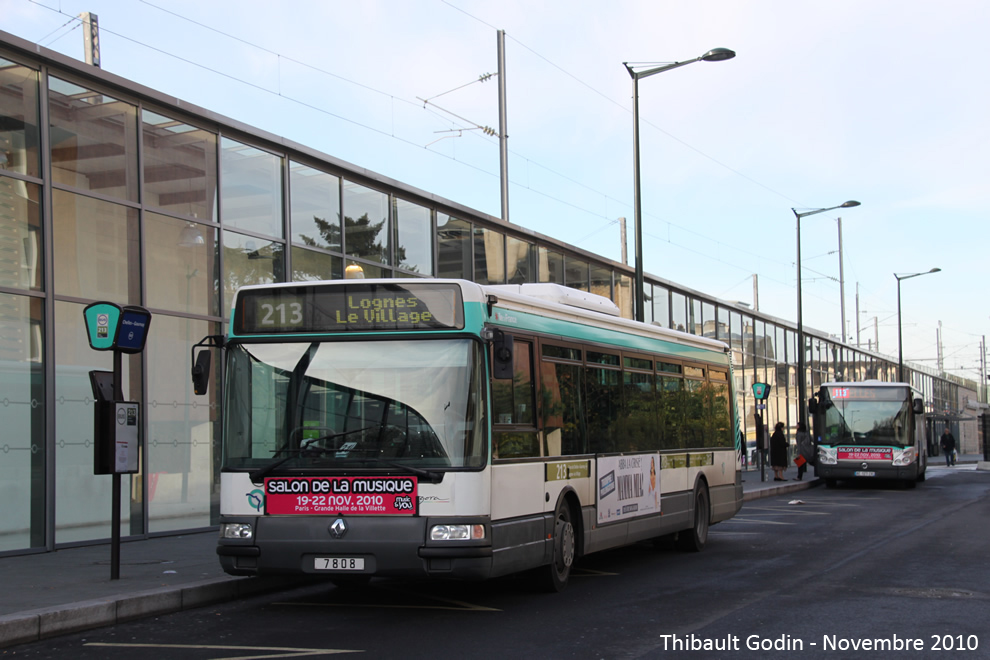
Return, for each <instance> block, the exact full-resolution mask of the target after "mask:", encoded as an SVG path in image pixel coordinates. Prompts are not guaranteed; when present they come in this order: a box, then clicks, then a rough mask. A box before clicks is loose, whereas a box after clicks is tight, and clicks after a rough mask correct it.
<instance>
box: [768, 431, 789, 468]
mask: <svg viewBox="0 0 990 660" xmlns="http://www.w3.org/2000/svg"><path fill="white" fill-rule="evenodd" d="M770 467H771V468H773V480H774V481H787V479H784V470H786V469H787V438H786V437H785V436H784V423H783V422H777V423H776V424H775V425H774V427H773V435H771V436H770Z"/></svg>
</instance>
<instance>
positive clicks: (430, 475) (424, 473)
mask: <svg viewBox="0 0 990 660" xmlns="http://www.w3.org/2000/svg"><path fill="white" fill-rule="evenodd" d="M378 462H379V463H384V464H385V465H388V466H389V467H394V468H398V469H400V470H407V471H409V472H412V473H413V474H415V475H416V476H417V477H420V478H422V479H425V480H426V481H428V482H429V483H431V484H438V483H440V482H441V481H443V475H444V473H443V472H438V471H434V470H424V469H423V468H418V467H413V466H412V465H405V464H403V463H396V462H395V461H381V460H380V461H378Z"/></svg>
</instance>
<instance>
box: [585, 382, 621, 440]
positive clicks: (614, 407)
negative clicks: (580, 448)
mask: <svg viewBox="0 0 990 660" xmlns="http://www.w3.org/2000/svg"><path fill="white" fill-rule="evenodd" d="M621 383H622V372H621V371H613V370H612V369H598V368H595V367H588V368H587V369H586V370H585V391H586V392H587V396H588V400H587V405H588V408H587V410H588V438H589V441H590V442H589V449H590V450H591V451H593V452H596V453H607V452H614V451H617V442H616V441H617V437H616V436H617V432H616V429H615V422H616V420H617V419H618V417H619V411H620V408H621V404H622V389H621Z"/></svg>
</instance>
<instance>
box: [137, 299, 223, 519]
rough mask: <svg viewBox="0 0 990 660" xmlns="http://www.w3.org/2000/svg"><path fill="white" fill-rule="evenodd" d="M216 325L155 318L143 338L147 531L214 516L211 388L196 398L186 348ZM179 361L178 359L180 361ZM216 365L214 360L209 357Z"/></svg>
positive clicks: (215, 454)
mask: <svg viewBox="0 0 990 660" xmlns="http://www.w3.org/2000/svg"><path fill="white" fill-rule="evenodd" d="M218 330H219V326H218V325H217V324H216V323H207V322H205V321H195V320H192V319H180V318H176V317H174V316H168V315H166V314H158V315H156V316H155V326H154V332H151V333H150V334H149V335H148V344H147V346H146V347H145V351H144V353H145V355H147V358H148V370H149V373H152V374H154V375H155V377H154V378H149V379H148V399H149V400H150V402H151V405H149V406H145V410H146V411H147V412H146V413H145V414H146V415H147V416H148V435H149V438H148V442H147V447H148V520H149V530H148V531H149V532H151V533H154V532H165V531H169V530H174V529H190V528H194V527H206V526H208V525H210V524H212V523H214V522H216V521H215V520H213V518H212V516H211V514H210V512H211V510H214V511H219V506H220V491H219V488H218V487H217V486H218V485H219V483H220V481H219V476H220V473H219V467H220V455H219V451H218V449H219V448H218V447H217V446H216V445H215V443H214V431H215V428H214V422H215V421H216V415H217V400H216V393H217V389H218V388H217V387H216V383H215V382H214V383H211V384H210V388H209V390H208V394H207V395H205V396H196V395H194V394H193V392H192V383H191V381H190V379H189V370H190V369H191V368H192V364H191V363H190V359H191V356H190V354H189V346H190V345H192V344H193V343H195V342H197V341H199V340H200V339H201V338H202V337H205V336H206V335H209V334H215V333H216V332H218ZM179 356H182V357H181V358H180V357H179ZM214 361H216V356H214Z"/></svg>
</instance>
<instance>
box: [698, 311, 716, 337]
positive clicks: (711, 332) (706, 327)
mask: <svg viewBox="0 0 990 660" xmlns="http://www.w3.org/2000/svg"><path fill="white" fill-rule="evenodd" d="M701 326H702V330H701V334H702V335H703V336H705V337H710V338H711V339H715V334H716V326H715V305H713V304H711V303H708V302H702V303H701Z"/></svg>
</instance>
